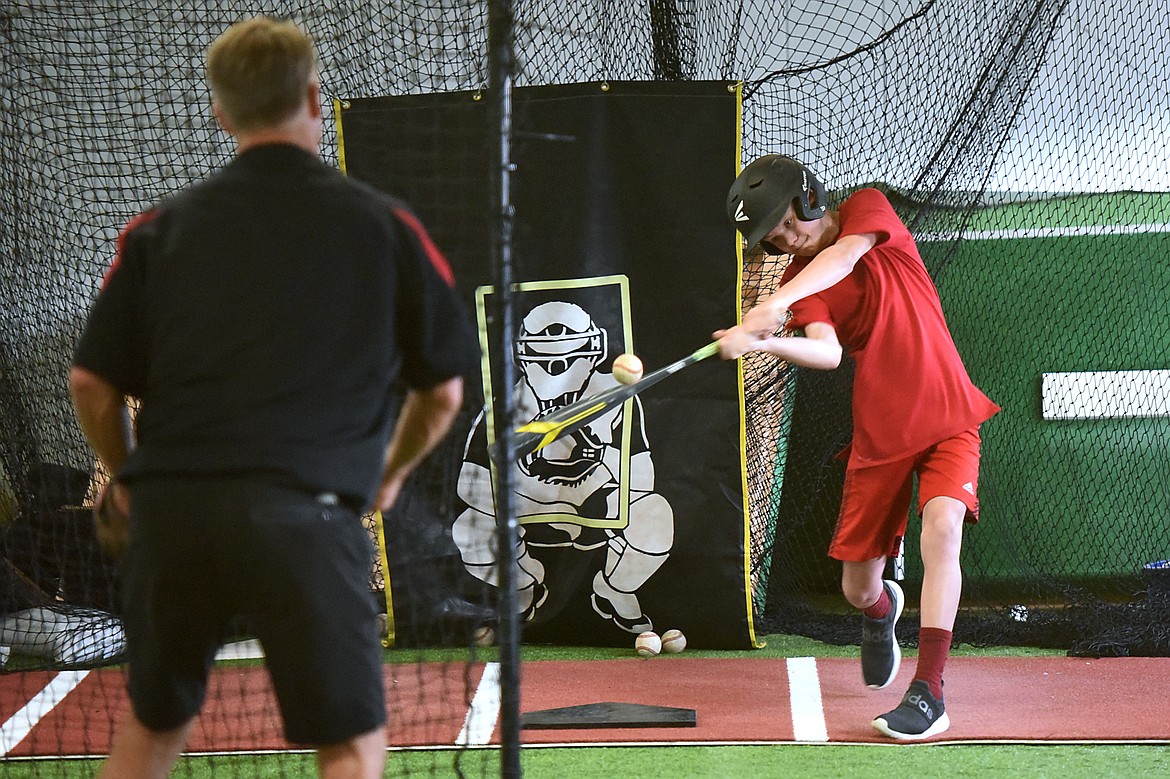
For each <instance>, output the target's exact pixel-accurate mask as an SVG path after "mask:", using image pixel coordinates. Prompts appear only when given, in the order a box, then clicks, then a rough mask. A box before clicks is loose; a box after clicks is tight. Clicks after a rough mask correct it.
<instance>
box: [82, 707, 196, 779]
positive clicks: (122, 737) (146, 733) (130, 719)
mask: <svg viewBox="0 0 1170 779" xmlns="http://www.w3.org/2000/svg"><path fill="white" fill-rule="evenodd" d="M194 722H195V719H194V718H191V719H190V720H188V721H187V722H186V723H185V724H183V725H180V726H179V727H177V728H175V729H174V730H162V731H158V730H151V729H150V728H148V727H146V726H145V725H143V724H142V721H141V720H139V719H138V717H137V716H136V715H135V714H134V713H133V712H130V713H128V714H127V716H126V717H124V718H123V719H122V722H121V723H119V725H118V731H117V733H116V734H115V735H114V743H113V745H112V746H111V747H110V756H109V757H108V758H106V762H105V763H104V764H102V770H101V773H99V774H98V776H99V777H101V779H165V777H166V776H167V775H168V774H169V773H170V771H171V768H172V767H173V766H174V765H175V761H176V760H178V759H179V753H180V752H182V751H183V747H185V746H186V745H187V737H188V736H189V735H190V734H191V726H192V725H193V724H194Z"/></svg>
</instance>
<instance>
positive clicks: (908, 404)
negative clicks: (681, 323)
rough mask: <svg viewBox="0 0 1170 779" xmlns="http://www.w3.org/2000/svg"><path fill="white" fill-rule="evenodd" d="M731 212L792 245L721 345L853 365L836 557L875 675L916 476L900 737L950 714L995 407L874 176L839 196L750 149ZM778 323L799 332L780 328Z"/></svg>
mask: <svg viewBox="0 0 1170 779" xmlns="http://www.w3.org/2000/svg"><path fill="white" fill-rule="evenodd" d="M727 213H728V216H729V218H730V219H731V220H732V222H734V224H735V226H736V228H737V229H738V230H739V231H740V232H741V233H742V234H743V236H744V239H745V241H746V243H747V246H748V248H749V249H750V248H753V247H755V246H756V245H760V246H762V248H764V249H765V250H766V251H768V252H769V253H772V254H777V255H779V254H787V255H790V256H791V262H790V263H789V265H788V268H787V270H786V271H785V273H784V275H783V277H782V278H781V281H780V286H779V288H778V289H777V290H776V291H775V292H774V293H773V294H772V295H770V296H769V297H767V298H766V299H764V300H762V301H761V302H760V303H759V304H758V305H756V306H755V307H754V308H753V309H751V310H750V311H748V313H747V314H746V315H745V316H744V318H743V321H742V323H740V324H739V325H737V326H735V327H732V328H729V329H727V330H722V331H719V332H717V333H716V334H715V336H716V337H717V338H718V339H719V350H720V355H721V356H722V357H723V358H724V359H736V358H738V357H740V356H742V355H744V354H746V353H748V352H766V353H768V354H772V355H774V356H776V357H778V358H780V359H782V360H786V361H788V362H790V363H793V364H796V365H801V366H805V367H809V368H816V369H820V370H832V369H833V368H836V367H837V366H838V365H839V364H840V362H841V359H842V354H843V352H844V351H848V353H849V356H850V357H851V358H852V359H853V362H854V366H855V374H854V384H853V400H852V408H853V425H854V429H853V439H852V441H851V442H850V445H849V447H848V448H847V449H846V451H845V452H843V453H842V456H843V458H846V471H845V487H844V492H843V495H842V500H841V513H840V517H839V518H838V521H837V526H836V529H835V531H834V534H833V538H832V541H831V543H830V545H829V555H830V556H831V557H833V558H835V559H837V560H840V561H841V568H842V573H841V589H842V592H843V594H844V596H845V599H846V600H847V601H849V603H850V604H852V605H853V606H854V607H856V608H858V609H860V610H861V612H862V641H861V671H862V677H863V679H864V681H865V684H866V686H868V687H869V688H870V689H875V690H877V689H881V688H883V687H886V686H888V685H889V684H890V683H891V682H893V681H894V677H895V676H896V674H897V672H898V666H899V662H900V659H901V653H900V650H899V648H898V642H897V638H896V636H895V634H894V626H895V625H896V624H897V621H898V618H899V617H900V616H901V613H902V609H903V605H904V602H905V599H904V595H903V593H902V590H901V588H900V587H899V586H898V584H897V583H896V582H893V581H883V578H882V577H883V573H884V571H885V567H886V560H887V558H888V557H890V556H891V555H895V554H897V551H898V546H899V544H900V542H901V539H902V537H903V536H904V534H905V532H906V524H907V519H908V513H909V512H908V508H909V503H910V497H911V495H912V494H913V493H912V488H913V485H914V482H915V481H917V485H918V501H917V506H916V509H917V512H918V516H919V517H920V518H921V523H922V532H921V549H920V551H921V556H922V564H923V577H922V594H921V603H920V616H921V630H920V632H919V642H918V647H919V654H918V664H917V668H916V669H915V672H914V676H913V679H912V680H911V682H910V686H909V689H908V690H907V691H906V694H905V696H904V697H903V698H902V702H901V704H900V705H898V706H897V707H896V708H894V709H893V710H892V711H889V712H886V713H885V714H882V715H880V716H878V717H877V718H876V719H874V720H873V726H874V727H875V728H876V729H877V730H878V731H879V732H881V733H883V734H885V735H887V736H890V737H892V738H896V739H921V738H927V737H929V736H934V735H937V734H939V733H942V732H943V731H945V730H946V729H947V728H948V727H949V726H950V719H949V717H948V715H947V712H946V706H945V703H944V698H943V670H944V666H945V664H946V660H947V656H948V655H949V653H950V647H951V636H952V630H953V628H954V622H955V614H956V612H957V611H958V606H959V595H960V591H961V590H962V572H961V570H960V567H959V549H960V545H961V542H962V535H963V524H964V522H975V521H977V511H978V501H977V499H976V494H977V487H978V483H979V440H980V439H979V426H980V425H981V424H982V423H983V422H985V421H986V420H987V419H989V418H990V417H991V416H992V415H994V414H995V413H996V412H997V411H998V410H999V407H998V406H996V405H995V404H994V403H993V402H992V401H991V400H989V399H988V398H987V396H986V395H984V394H983V393H982V392H981V391H980V390H979V389H978V388H977V387H976V386H975V385H974V384H973V383H972V382H971V379H970V378H969V377H968V375H967V370H966V368H965V367H964V365H963V362H962V359H961V358H960V356H959V353H958V350H957V349H956V347H955V343H954V340H953V339H952V337H951V334H950V330H949V329H948V327H947V324H946V320H945V318H944V317H943V312H942V305H941V303H940V301H939V296H938V292H937V290H936V289H935V286H934V283H933V281H932V280H931V278H930V276H929V274H928V273H927V270H926V267H925V265H923V262H922V258H921V257H920V256H919V253H918V247H917V246H916V245H915V243H914V239H913V238H912V237H911V235H910V232H909V230H907V229H906V226H905V225H904V224H902V221H901V220H900V219H899V218H898V216H897V214H895V213H894V209H893V208H892V207H891V206H890V203H889V201H888V200H887V199H886V197H885V196H884V195H883V194H882V193H881V192H879V191H878V190H876V189H862V190H859V191H857V192H855V193H854V194H852V195H850V196H849V197H848V198H847V199H846V200H845V201H844V202H842V203H841V205H840V207H839V208H838V209H837V210H830V209H829V208H828V202H827V198H826V193H825V188H824V186H823V185H822V184H821V182H820V181H819V180H818V179H817V177H816V176H815V175H814V174H813V172H812V171H810V170H809V169H808V168H807V167H805V166H804V165H802V164H801V163H799V162H797V161H796V160H794V159H791V158H789V157H783V156H779V155H767V156H764V157H761V158H760V159H757V160H755V161H754V162H752V163H751V164H750V165H748V166H747V167H746V168H744V170H743V172H742V173H741V174H740V175H739V177H738V178H737V179H736V180H735V183H734V184H733V185H732V187H731V191H730V193H729V195H728V201H727ZM781 329H787V330H788V331H794V332H795V331H801V332H803V337H782V336H781V335H779V331H780V330H781Z"/></svg>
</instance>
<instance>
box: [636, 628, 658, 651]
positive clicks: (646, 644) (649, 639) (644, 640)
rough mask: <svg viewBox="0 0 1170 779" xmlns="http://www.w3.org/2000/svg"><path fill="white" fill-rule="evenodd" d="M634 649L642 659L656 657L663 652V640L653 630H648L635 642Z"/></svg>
mask: <svg viewBox="0 0 1170 779" xmlns="http://www.w3.org/2000/svg"><path fill="white" fill-rule="evenodd" d="M634 649H635V650H637V652H638V654H640V655H641V656H642V657H654V655H656V654H658V653H659V652H661V651H662V639H661V638H659V637H658V634H657V633H655V632H654V631H653V630H647V631H646V632H645V633H642V634H641V635H639V636H638V638H637V640H636V641H634Z"/></svg>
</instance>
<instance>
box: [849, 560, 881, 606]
mask: <svg viewBox="0 0 1170 779" xmlns="http://www.w3.org/2000/svg"><path fill="white" fill-rule="evenodd" d="M885 570H886V558H884V557H875V558H873V559H872V560H865V561H862V562H860V563H856V562H852V561H850V560H845V561H844V562H842V563H841V593H842V594H843V595H844V596H845V600H847V601H849V605H850V606H853V607H854V608H856V609H868V608H869V607H870V606H872V605H873V604H875V603H877V600H878V598H880V597H881V596H882V574H883V573H884V572H885Z"/></svg>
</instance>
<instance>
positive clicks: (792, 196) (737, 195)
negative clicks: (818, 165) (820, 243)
mask: <svg viewBox="0 0 1170 779" xmlns="http://www.w3.org/2000/svg"><path fill="white" fill-rule="evenodd" d="M789 205H791V206H792V207H793V208H794V209H795V211H796V215H797V217H799V218H800V219H802V220H804V221H805V222H811V221H813V220H814V219H820V218H821V217H822V216H824V215H825V208H826V205H827V198H826V197H825V185H824V184H822V183H821V182H820V179H818V178H817V177H816V176H815V175H813V172H812V171H811V170H809V169H808V168H806V167H805V166H804V165H802V164H800V163H799V162H797V161H796V160H794V159H792V158H791V157H784V156H781V155H779V154H766V155H764V156H763V157H760V158H759V159H757V160H755V161H754V162H752V163H751V164H749V165H748V166H747V167H745V168H744V169H743V171H742V172H740V174H739V176H738V177H737V178H736V179H735V183H734V184H732V185H731V191H730V192H729V193H728V194H727V218H728V219H730V220H731V221H732V223H733V224H734V225H735V227H736V229H737V230H739V231H740V232H741V233H743V237H744V238H745V239H746V240H747V245H748V248H749V249H750V248H752V247H754V246H755V245H756V244H758V243H759V242H760V240H761V239H762V238H763V237H764V236H765V235H767V234H768V233H770V232H771V231H772V228H774V227H775V226H776V225H778V224H780V219H781V218H783V216H784V212H785V211H787V210H788V206H789Z"/></svg>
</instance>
